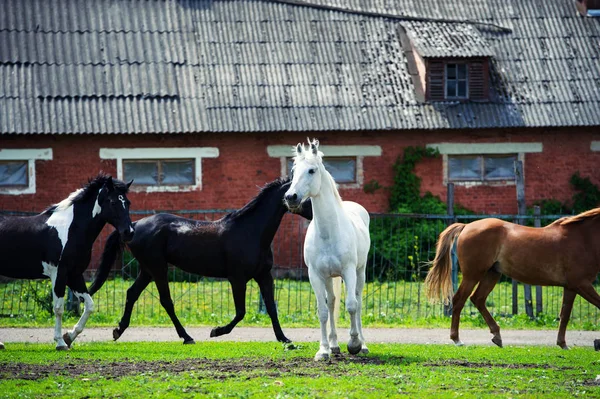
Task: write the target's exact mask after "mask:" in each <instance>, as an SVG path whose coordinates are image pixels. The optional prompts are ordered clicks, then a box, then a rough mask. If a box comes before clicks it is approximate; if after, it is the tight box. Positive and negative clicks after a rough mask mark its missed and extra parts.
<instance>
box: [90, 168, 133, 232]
mask: <svg viewBox="0 0 600 399" xmlns="http://www.w3.org/2000/svg"><path fill="white" fill-rule="evenodd" d="M131 183H133V180H132V181H130V182H129V183H127V184H125V183H123V182H121V181H120V180H115V181H113V179H112V177H110V176H108V177H106V178H105V180H104V183H103V184H102V188H101V189H100V191H99V192H98V199H97V200H96V203H95V204H94V210H93V212H92V214H93V216H96V215H100V217H101V218H102V219H104V220H105V221H106V222H107V223H110V224H111V225H113V226H114V228H115V229H117V231H118V232H119V235H120V236H121V239H122V240H123V241H124V242H129V241H131V240H132V239H133V234H134V232H135V230H134V229H133V225H132V223H131V218H130V217H129V204H130V202H129V199H127V192H128V191H129V186H131Z"/></svg>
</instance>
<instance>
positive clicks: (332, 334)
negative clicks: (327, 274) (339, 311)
mask: <svg viewBox="0 0 600 399" xmlns="http://www.w3.org/2000/svg"><path fill="white" fill-rule="evenodd" d="M337 280H340V279H339V278H337ZM333 284H334V281H333V279H332V278H330V279H327V280H325V291H326V292H327V309H328V310H329V328H330V329H331V331H329V349H330V350H331V353H334V354H340V353H341V351H340V344H338V340H337V329H336V327H335V322H336V317H335V304H336V302H337V300H338V299H339V298H336V296H335V290H334V289H333ZM336 284H341V281H337V282H336Z"/></svg>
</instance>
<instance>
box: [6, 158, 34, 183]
mask: <svg viewBox="0 0 600 399" xmlns="http://www.w3.org/2000/svg"><path fill="white" fill-rule="evenodd" d="M28 185H29V180H28V175H27V161H14V162H13V161H10V162H1V163H0V186H28Z"/></svg>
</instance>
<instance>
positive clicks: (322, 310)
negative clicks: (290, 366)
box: [308, 267, 331, 361]
mask: <svg viewBox="0 0 600 399" xmlns="http://www.w3.org/2000/svg"><path fill="white" fill-rule="evenodd" d="M308 277H309V279H310V284H311V285H312V287H313V290H314V291H315V296H316V297H317V312H318V315H319V322H320V323H321V346H320V348H319V351H318V352H317V354H316V355H315V360H317V361H319V360H329V357H330V355H331V350H330V349H329V342H328V341H327V317H328V314H329V310H328V309H327V297H326V287H325V281H324V279H323V277H321V276H320V275H318V274H316V273H314V272H311V268H310V267H309V268H308Z"/></svg>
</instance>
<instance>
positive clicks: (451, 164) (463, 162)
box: [448, 157, 481, 180]
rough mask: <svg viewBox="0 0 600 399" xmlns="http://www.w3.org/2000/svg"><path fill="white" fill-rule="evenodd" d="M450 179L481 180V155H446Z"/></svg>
mask: <svg viewBox="0 0 600 399" xmlns="http://www.w3.org/2000/svg"><path fill="white" fill-rule="evenodd" d="M448 178H449V179H450V180H481V157H448Z"/></svg>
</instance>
